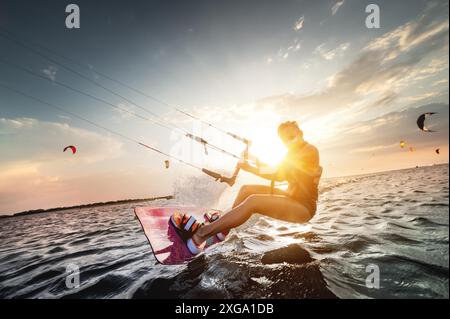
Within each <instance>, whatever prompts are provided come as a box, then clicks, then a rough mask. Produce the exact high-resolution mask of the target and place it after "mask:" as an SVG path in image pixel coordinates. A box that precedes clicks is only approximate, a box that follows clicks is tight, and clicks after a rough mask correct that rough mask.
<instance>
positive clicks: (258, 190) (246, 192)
mask: <svg viewBox="0 0 450 319" xmlns="http://www.w3.org/2000/svg"><path fill="white" fill-rule="evenodd" d="M271 193H272V194H274V195H285V196H287V195H288V194H287V193H286V192H285V191H283V190H281V189H278V188H275V187H274V188H273V189H272V188H271V187H270V186H266V185H244V186H242V187H241V188H240V189H239V193H238V195H237V196H236V199H235V200H234V203H233V208H234V207H236V206H238V205H239V204H240V203H242V202H243V201H244V200H246V199H247V197H249V196H250V195H255V194H271Z"/></svg>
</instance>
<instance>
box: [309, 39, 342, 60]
mask: <svg viewBox="0 0 450 319" xmlns="http://www.w3.org/2000/svg"><path fill="white" fill-rule="evenodd" d="M349 47H350V43H349V42H346V43H342V44H340V45H339V46H338V47H336V48H334V49H326V48H325V43H322V44H320V45H319V46H318V47H316V49H315V50H314V52H313V54H317V55H319V56H321V57H322V58H323V59H325V60H328V61H330V60H333V59H334V58H335V57H338V56H339V57H341V56H343V54H344V52H345V51H347V49H348V48H349Z"/></svg>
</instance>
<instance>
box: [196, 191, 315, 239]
mask: <svg viewBox="0 0 450 319" xmlns="http://www.w3.org/2000/svg"><path fill="white" fill-rule="evenodd" d="M254 213H258V214H261V215H265V216H268V217H272V218H275V219H279V220H284V221H287V222H293V223H304V222H307V221H308V220H310V219H311V217H312V215H313V214H314V212H309V210H308V209H307V208H306V207H305V206H304V205H302V204H301V203H299V202H297V201H295V200H293V199H292V198H290V197H286V196H282V195H266V194H257V195H250V196H249V197H247V199H245V200H244V201H243V202H242V203H241V204H239V205H238V206H236V207H234V208H233V209H232V210H230V211H229V212H228V213H226V214H225V215H223V216H222V217H221V218H219V219H218V220H216V221H215V222H213V223H211V224H207V225H204V226H202V227H201V228H199V230H198V231H197V232H196V233H195V235H194V238H193V239H194V241H195V242H196V243H198V244H200V243H202V242H204V241H205V240H206V239H207V238H208V237H210V236H213V235H215V234H217V233H220V232H222V231H225V230H229V229H231V228H235V227H238V226H240V225H242V224H243V223H245V222H246V221H247V220H248V219H249V218H250V217H251V215H252V214H254Z"/></svg>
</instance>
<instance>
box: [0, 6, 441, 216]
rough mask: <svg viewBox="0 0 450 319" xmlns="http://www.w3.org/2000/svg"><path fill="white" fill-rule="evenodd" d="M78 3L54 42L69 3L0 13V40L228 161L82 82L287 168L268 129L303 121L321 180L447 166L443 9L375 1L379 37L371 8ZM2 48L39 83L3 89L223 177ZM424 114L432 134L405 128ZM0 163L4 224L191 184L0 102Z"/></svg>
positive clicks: (98, 134) (14, 80)
mask: <svg viewBox="0 0 450 319" xmlns="http://www.w3.org/2000/svg"><path fill="white" fill-rule="evenodd" d="M76 3H77V4H78V5H79V7H80V10H81V28H80V29H79V30H68V29H66V28H65V25H64V20H65V16H66V13H65V12H64V10H65V6H66V5H67V4H68V3H66V2H65V1H39V2H37V1H2V2H1V3H0V27H1V28H4V29H6V30H8V31H9V32H11V33H13V34H14V35H15V37H16V38H17V39H20V40H21V41H23V42H25V43H27V44H28V45H33V43H37V44H40V45H43V46H45V47H48V48H51V49H52V50H53V51H55V52H58V53H59V54H62V55H64V56H67V57H70V58H71V59H74V60H76V61H78V62H81V63H82V64H85V65H88V66H89V67H90V68H91V69H89V68H80V67H79V66H78V65H76V64H74V63H71V62H67V61H64V60H61V59H59V58H58V57H55V56H53V58H54V59H57V60H58V61H60V62H63V63H65V64H67V65H68V66H70V67H72V68H74V69H76V70H77V71H78V72H81V73H83V74H84V75H85V76H87V77H89V78H91V79H92V80H94V81H97V82H98V83H101V85H104V86H107V87H108V88H111V89H112V90H114V91H116V92H119V93H120V94H121V95H124V96H126V97H127V98H129V99H132V100H133V101H136V102H138V104H139V105H142V106H145V107H146V108H148V109H149V110H151V111H152V112H154V113H156V114H158V116H160V117H162V118H164V119H166V120H168V121H169V122H170V123H171V124H174V125H177V126H180V127H183V128H184V129H186V130H187V131H194V132H196V133H198V134H201V135H202V136H205V137H207V138H208V139H209V140H211V141H213V142H214V143H216V144H218V145H221V146H224V147H226V148H228V149H231V150H233V151H234V152H235V153H239V151H240V150H241V146H240V145H239V144H238V143H235V142H233V141H230V140H229V139H228V138H226V137H224V136H223V135H221V134H218V133H217V132H215V131H214V130H211V129H208V128H207V127H204V126H203V127H202V126H201V125H200V124H199V123H195V122H193V121H190V120H189V118H186V117H185V116H182V115H180V114H179V113H176V112H174V111H173V110H171V109H169V108H167V107H166V106H164V105H160V104H158V103H155V102H154V101H151V100H149V99H146V98H144V97H142V96H139V95H138V94H136V93H135V92H131V91H129V90H127V89H125V88H123V87H120V86H118V85H117V84H114V83H111V82H109V81H108V80H106V79H104V78H101V77H98V76H97V75H96V74H95V72H93V71H92V70H94V71H95V70H98V71H100V72H103V73H106V74H108V75H110V76H111V77H113V78H116V79H118V80H120V81H122V82H124V83H127V84H129V85H131V86H133V87H136V88H138V89H140V90H143V91H145V92H147V93H149V94H151V95H152V96H155V97H157V98H159V99H161V100H163V101H165V102H167V103H169V104H171V105H175V106H179V107H181V108H182V109H184V110H187V111H189V112H192V113H193V114H195V115H198V116H200V117H202V118H204V119H205V120H208V121H211V122H213V123H214V124H216V125H219V126H221V127H223V128H225V129H227V130H231V131H234V132H238V133H239V134H241V135H244V136H247V137H249V138H251V139H252V140H253V142H254V145H253V151H254V153H256V154H257V155H260V156H261V157H263V159H264V158H265V159H267V160H268V161H269V162H272V161H273V162H274V163H275V162H276V160H277V159H279V157H280V156H281V155H282V152H283V149H282V147H281V144H280V143H279V142H278V141H277V136H276V127H277V125H278V124H279V122H281V121H283V120H286V119H294V120H298V121H299V122H300V125H301V126H302V127H303V129H304V131H305V136H306V138H307V139H308V140H309V141H311V142H313V143H314V144H316V145H317V146H318V148H319V150H320V151H321V162H322V165H323V166H324V168H325V174H326V176H339V175H348V174H357V173H361V172H372V171H380V170H387V169H396V168H402V167H410V166H415V165H429V164H433V163H438V162H448V3H447V1H413V0H408V1H399V0H397V1H377V2H376V3H377V4H378V5H379V7H380V12H381V28H380V29H368V28H366V26H365V23H364V21H365V19H366V16H367V14H366V13H365V7H366V5H367V4H369V3H373V1H356V0H354V1H351V0H345V1H334V0H330V1H189V2H186V1H184V2H183V1H127V2H125V1H95V2H94V1H77V2H76ZM1 33H2V30H1V29H0V34H1ZM0 48H1V50H0V58H1V60H3V61H4V60H6V61H8V62H12V63H15V64H19V65H21V66H23V67H25V68H28V69H31V70H33V72H36V73H38V74H40V75H43V76H45V77H48V78H49V81H44V80H42V79H39V78H35V77H32V76H29V74H27V73H24V72H22V71H19V70H17V69H15V68H13V67H11V66H8V65H6V64H4V63H0V83H7V84H8V85H9V86H12V87H14V88H16V89H20V90H22V91H24V92H26V93H27V94H30V95H33V96H35V97H37V98H40V99H43V100H45V101H47V102H50V103H54V104H58V105H60V106H61V107H64V108H66V109H67V110H70V111H71V112H74V113H77V114H79V115H82V116H83V117H86V118H88V119H90V120H92V121H95V122H97V123H100V124H101V125H104V126H107V127H109V128H111V129H113V130H116V131H119V132H122V133H124V134H126V135H127V136H130V137H133V138H136V139H139V140H142V141H144V142H146V143H148V144H151V145H153V146H156V147H158V148H160V149H162V150H163V151H165V152H169V153H171V154H176V155H179V156H181V157H183V158H184V159H186V160H190V161H193V162H195V163H197V164H201V165H204V166H208V167H214V168H217V167H218V168H221V169H224V170H225V171H230V170H232V168H233V166H234V162H233V161H232V160H230V159H229V158H224V157H223V156H220V155H218V154H214V152H210V153H211V154H210V156H204V154H203V152H202V149H201V146H196V145H192V143H190V142H189V141H187V140H180V137H179V136H178V135H176V134H174V133H173V132H171V131H169V130H166V129H163V128H161V127H158V126H156V125H153V124H152V123H149V122H147V121H143V120H141V119H137V118H134V117H132V116H130V115H129V114H127V113H124V112H118V111H117V110H114V109H112V108H110V107H108V106H105V105H102V104H101V103H98V101H95V100H92V99H89V98H87V97H85V96H82V95H79V94H77V93H75V92H71V91H70V90H67V89H65V88H63V87H60V86H58V85H57V84H56V83H55V82H52V80H53V81H60V82H63V83H65V84H68V85H70V86H72V87H76V88H77V89H79V90H83V91H86V92H89V94H92V95H95V96H97V97H100V98H102V99H105V100H108V101H109V102H110V103H112V104H114V105H117V106H119V107H121V108H124V109H128V110H130V111H131V112H136V113H139V114H142V115H148V114H145V113H142V110H140V109H139V108H137V107H136V106H133V105H131V104H130V103H129V102H127V101H124V100H122V99H120V98H118V97H117V96H114V95H112V94H110V93H109V92H106V91H104V90H102V89H100V88H99V87H97V86H94V85H92V83H90V82H88V81H86V80H85V79H82V78H80V77H78V76H76V75H74V74H71V73H70V72H68V71H67V70H65V69H64V68H61V67H60V66H58V65H56V64H55V63H52V62H50V61H48V60H46V59H44V58H42V57H41V56H38V55H36V54H34V53H33V52H30V51H29V50H27V49H26V48H23V47H21V46H18V45H16V44H15V43H13V42H11V41H9V40H8V39H6V38H4V37H2V36H0ZM427 111H438V112H439V115H437V116H436V115H435V116H434V117H433V118H430V119H429V121H430V122H429V125H432V126H433V127H434V128H436V129H437V130H438V131H439V132H438V133H433V134H423V133H422V134H421V132H419V131H418V130H417V127H415V118H416V116H418V115H420V112H427ZM399 140H407V141H408V143H409V144H411V146H414V148H415V149H416V151H415V152H414V154H409V153H406V154H405V153H404V152H403V150H402V149H399V147H398V141H399ZM66 144H76V145H77V146H78V147H79V150H80V151H79V153H78V154H77V156H73V157H70V158H69V157H68V156H67V153H62V152H61V148H62V147H64V146H65V145H66ZM437 147H440V148H441V149H442V152H441V155H440V156H439V157H436V156H435V155H436V154H435V153H434V152H433V151H434V149H435V148H437ZM186 150H187V151H186ZM0 151H1V153H2V156H1V158H0V172H2V174H1V177H0V213H2V212H3V213H10V212H14V211H19V210H23V209H31V208H39V207H53V206H59V205H69V204H77V203H80V202H92V201H99V200H111V199H118V198H127V197H146V196H152V195H163V194H167V193H170V192H171V191H172V187H173V183H174V181H175V180H176V179H177V178H178V177H179V176H180V175H192V174H198V173H197V172H195V171H193V170H192V169H190V168H187V167H185V166H182V165H173V166H172V167H171V169H169V170H165V169H164V168H163V166H162V164H161V163H162V162H163V161H164V159H165V158H164V157H162V156H160V155H157V154H154V153H150V152H148V151H146V150H143V149H140V148H138V147H137V146H135V145H133V144H130V143H128V142H127V141H125V140H122V139H120V138H118V137H116V136H113V135H111V134H108V133H106V132H104V131H102V130H100V129H98V128H95V127H92V126H91V125H89V124H88V123H84V122H82V121H79V120H78V119H76V118H73V117H71V116H68V115H67V114H64V113H62V112H56V111H55V110H53V109H49V108H46V107H45V106H44V105H39V103H37V102H35V101H32V100H28V99H26V98H24V97H23V96H18V95H16V94H14V93H12V92H9V91H7V90H5V89H2V88H0ZM155 181H158V183H155ZM99 190H101V191H99Z"/></svg>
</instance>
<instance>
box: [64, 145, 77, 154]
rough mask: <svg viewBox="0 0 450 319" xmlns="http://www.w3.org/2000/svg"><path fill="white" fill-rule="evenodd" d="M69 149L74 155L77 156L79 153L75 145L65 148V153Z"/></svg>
mask: <svg viewBox="0 0 450 319" xmlns="http://www.w3.org/2000/svg"><path fill="white" fill-rule="evenodd" d="M69 148H70V149H71V150H72V154H75V153H76V152H77V148H76V147H75V146H73V145H69V146H66V147H65V148H64V151H63V152H65V151H67V150H68V149H69Z"/></svg>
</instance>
